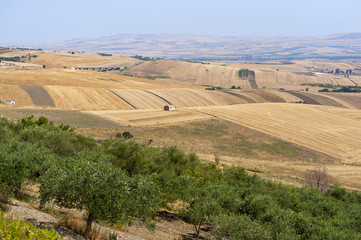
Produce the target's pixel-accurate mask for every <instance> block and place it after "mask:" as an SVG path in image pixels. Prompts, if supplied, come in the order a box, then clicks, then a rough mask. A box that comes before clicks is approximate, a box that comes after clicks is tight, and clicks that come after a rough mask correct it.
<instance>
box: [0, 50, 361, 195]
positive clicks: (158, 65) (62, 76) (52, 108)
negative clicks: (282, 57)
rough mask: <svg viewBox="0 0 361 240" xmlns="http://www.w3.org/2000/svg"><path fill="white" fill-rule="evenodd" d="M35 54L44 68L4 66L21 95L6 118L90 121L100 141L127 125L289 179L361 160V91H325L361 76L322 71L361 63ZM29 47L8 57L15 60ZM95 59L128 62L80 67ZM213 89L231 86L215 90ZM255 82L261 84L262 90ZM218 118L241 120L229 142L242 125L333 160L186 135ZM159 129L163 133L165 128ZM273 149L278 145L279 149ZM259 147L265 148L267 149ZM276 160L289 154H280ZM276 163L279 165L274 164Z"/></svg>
mask: <svg viewBox="0 0 361 240" xmlns="http://www.w3.org/2000/svg"><path fill="white" fill-rule="evenodd" d="M29 53H30V54H36V55H37V57H35V58H31V59H30V60H29V61H28V63H24V64H33V65H38V66H40V69H37V70H34V69H28V70H22V69H18V68H14V69H11V68H6V69H2V70H1V71H0V90H1V91H0V100H1V102H2V103H4V102H5V101H6V100H13V101H15V102H16V105H15V106H7V105H5V104H0V113H1V114H3V115H5V116H9V117H12V118H15V119H19V118H22V117H25V116H26V114H31V113H33V114H34V115H35V116H39V115H40V113H41V114H42V115H44V116H47V117H49V118H50V119H51V120H53V121H55V122H57V123H60V122H68V121H69V123H73V124H74V126H78V127H80V129H79V130H78V131H79V132H83V133H85V134H92V135H94V136H96V137H98V138H104V137H107V136H109V135H112V134H113V136H114V135H115V133H116V132H117V129H118V128H119V127H121V128H122V129H129V130H130V131H131V132H134V133H136V138H138V139H139V140H141V141H146V140H147V139H148V140H149V139H154V140H155V141H154V143H153V144H158V145H159V146H161V145H164V144H166V143H168V144H171V143H172V144H175V145H179V146H182V148H183V149H187V151H195V152H197V153H199V154H201V156H203V158H204V159H207V160H212V158H213V157H212V156H213V152H214V151H220V152H222V159H223V160H224V163H226V164H241V165H247V167H248V168H249V169H254V168H258V169H259V168H262V169H264V170H262V171H265V172H267V171H271V172H272V173H273V174H276V175H277V174H280V176H281V175H282V176H283V175H284V174H283V172H284V169H288V170H287V171H290V172H293V173H294V175H292V174H291V173H290V174H289V176H290V177H291V178H293V177H300V178H302V176H301V175H302V174H300V173H302V171H305V170H306V169H308V168H309V167H310V166H312V165H313V164H315V163H317V162H325V161H326V162H327V161H331V162H332V163H333V164H336V165H335V166H340V169H343V168H341V166H342V165H337V164H346V167H347V166H350V165H359V164H360V159H361V156H360V152H359V149H358V146H359V144H360V139H359V137H358V136H359V135H360V134H355V133H357V132H358V131H359V129H360V126H359V121H360V119H361V116H360V112H359V111H360V110H359V109H360V108H361V105H360V102H361V97H360V96H359V95H358V94H357V93H319V92H318V90H319V89H322V88H321V87H318V86H317V84H332V85H348V86H355V85H358V84H359V82H360V79H359V76H358V75H357V74H355V75H350V76H349V77H345V76H344V75H337V74H315V72H316V73H317V72H321V71H330V70H331V69H336V68H339V69H357V68H358V67H360V66H359V64H357V63H335V62H328V61H311V60H303V61H294V62H293V63H292V64H288V63H287V64H286V63H282V62H280V63H272V64H268V65H267V63H263V64H238V63H228V64H223V63H209V62H187V61H170V60H152V61H142V60H140V59H135V58H129V57H119V56H100V55H98V54H88V53H80V52H74V54H72V53H60V52H42V51H36V52H29ZM29 53H28V52H7V53H3V54H7V55H8V57H12V56H22V54H29ZM42 65H45V66H46V68H43V67H42ZM90 66H93V67H97V66H121V67H124V69H123V70H122V71H113V72H97V71H92V70H77V69H74V67H90ZM242 69H243V70H244V69H246V70H247V72H248V70H249V71H253V72H254V75H252V74H251V73H250V74H249V75H246V76H239V72H240V71H241V70H242ZM243 70H242V71H243ZM356 73H357V70H356ZM315 84H316V85H315ZM212 86H216V87H217V86H220V87H221V88H223V89H220V90H205V89H206V88H211V87H212ZM232 86H233V87H232ZM255 86H256V87H258V89H254V88H255ZM231 87H232V89H230V88H231ZM237 88H238V89H237ZM306 88H307V89H306ZM167 104H173V105H175V106H176V111H175V112H165V111H163V110H162V109H163V106H164V105H167ZM62 115H64V116H62ZM78 115H79V117H78V119H83V120H82V121H84V124H82V123H81V121H80V120H79V121H78V120H76V119H77V117H74V118H73V117H72V116H78ZM66 116H68V117H66ZM86 119H89V121H86ZM211 120H212V121H214V120H219V121H226V122H227V124H230V123H232V124H233V125H232V127H231V129H233V130H232V131H228V134H230V135H228V137H227V139H229V142H228V141H226V142H228V145H229V146H232V144H231V143H232V142H234V141H235V139H237V136H236V135H234V136H233V135H232V134H231V132H237V130H236V129H237V127H235V126H240V127H241V126H242V128H243V127H246V128H249V129H253V130H255V131H257V132H259V133H260V134H261V133H262V134H266V135H262V136H272V137H273V138H275V139H278V140H282V141H285V142H289V143H291V144H295V146H299V147H301V148H304V149H309V151H311V152H314V154H316V153H317V152H319V153H320V154H324V155H323V156H328V158H327V157H323V158H320V157H315V159H318V160H315V161H311V162H310V161H306V160H305V159H306V158H307V157H305V158H304V157H303V156H309V157H308V159H311V158H313V157H310V156H316V155H313V154H305V151H301V152H303V153H302V154H301V155H302V156H300V155H297V156H298V157H297V159H304V160H302V161H301V162H303V165H302V164H301V165H299V166H298V167H297V171H296V170H295V168H293V167H290V165H289V164H292V163H294V162H295V161H296V159H295V158H292V157H291V158H287V157H286V158H285V156H282V155H279V154H278V155H277V154H276V155H272V154H269V153H267V151H266V152H264V151H263V150H260V149H258V150H250V149H249V148H252V147H251V146H252V145H250V144H248V145H245V146H242V147H240V148H239V147H236V148H235V149H233V150H232V148H230V147H227V146H225V145H224V144H214V143H211V142H204V140H201V139H208V138H209V139H213V141H216V139H214V138H211V137H210V136H211V135H212V134H213V133H212V132H208V136H205V135H202V134H201V135H192V134H190V135H189V134H188V135H187V134H186V133H185V132H186V130H185V129H187V127H186V126H188V125H189V124H193V123H196V124H198V123H199V124H200V129H201V128H202V126H203V125H205V126H206V125H207V121H211ZM106 126H108V127H109V128H107V127H106ZM177 126H183V127H182V128H184V131H185V132H184V131H183V130H179V131H171V132H172V137H171V138H166V137H165V136H162V134H160V132H162V131H163V130H162V129H172V128H174V129H177V128H178V127H177ZM182 128H181V129H182ZM147 129H153V130H151V134H154V136H153V137H152V136H151V135H149V134H148V135H147V134H146V132H147ZM157 129H159V134H156V133H157V132H158V130H157ZM143 131H144V132H143ZM164 131H166V132H167V131H168V130H164ZM194 131H196V130H194ZM206 132H207V131H206ZM239 134H241V135H242V133H239ZM242 136H243V135H242ZM246 136H247V135H245V137H246ZM183 138H187V139H188V138H190V139H193V140H194V141H200V142H199V146H201V145H202V146H208V147H199V148H189V147H188V146H187V144H186V142H184V140H182V139H183ZM262 138H263V137H261V138H257V137H255V138H254V139H255V140H254V141H255V142H257V141H260V142H259V144H261V143H262V141H261V140H260V139H262ZM177 139H178V140H177ZM257 139H258V140H257ZM278 140H277V141H278ZM270 141H271V142H272V141H276V140H270ZM236 142H237V141H236ZM192 146H193V145H192ZM272 146H273V147H271V148H277V147H279V146H277V145H272ZM281 146H285V145H281ZM281 148H282V147H281ZM237 149H238V150H237ZM239 149H242V150H241V151H239ZM258 151H261V152H262V151H263V152H262V154H260V153H259V152H258ZM276 158H278V159H284V160H283V161H277V159H276ZM245 159H248V160H245ZM255 159H261V161H266V159H268V160H270V161H272V162H273V163H272V164H273V165H272V164H266V163H264V164H263V165H262V166H259V164H258V163H257V161H255ZM320 159H323V160H320ZM327 159H331V160H327ZM281 162H283V163H282V164H281ZM296 162H297V161H296ZM310 164H311V165H310ZM251 165H253V167H252V166H251ZM275 165H277V166H278V168H277V167H272V166H275ZM346 167H345V169H346ZM267 169H268V170H267ZM290 169H291V170H290ZM292 169H293V170H294V171H293V170H292ZM333 169H337V167H334V168H333ZM342 172H343V171H342V170H340V172H338V171H337V170H334V173H337V174H338V175H342ZM268 175H269V174H268ZM292 176H293V177H292ZM344 177H345V178H347V176H344ZM357 177H358V176H357V175H355V176H352V177H351V176H350V179H349V181H347V180H345V179H344V178H343V179H342V180H340V181H342V182H343V183H345V184H346V185H347V186H349V187H355V188H358V187H359V186H358V185H357V184H354V183H351V182H352V181H353V180H351V178H352V179H354V178H357ZM290 181H291V182H292V181H293V180H290ZM350 181H351V182H350Z"/></svg>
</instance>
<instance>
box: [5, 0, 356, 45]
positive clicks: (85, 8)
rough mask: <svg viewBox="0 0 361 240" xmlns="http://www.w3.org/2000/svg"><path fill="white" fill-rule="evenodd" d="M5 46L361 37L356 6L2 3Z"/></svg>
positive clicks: (228, 0)
mask: <svg viewBox="0 0 361 240" xmlns="http://www.w3.org/2000/svg"><path fill="white" fill-rule="evenodd" d="M1 5H2V8H3V9H5V11H3V12H2V21H3V24H2V27H1V34H0V44H13V45H17V44H19V45H20V44H23V45H24V44H29V45H30V44H46V43H55V42H62V41H66V40H70V39H77V38H97V37H104V36H113V35H119V34H186V35H212V36H264V37H267V36H326V35H332V34H336V33H352V32H361V27H360V25H359V24H358V23H359V22H361V15H360V14H359V13H358V10H359V9H361V2H359V1H356V0H344V1H335V0H333V1H332V0H331V1H330V0H328V1H326V0H318V1H314V0H313V1H311V0H304V1H300V2H294V1H286V0H275V1H266V0H256V1H252V2H250V1H236V0H225V1H222V2H219V1H215V0H208V1H205V0H198V1H190V0H183V1H179V0H177V1H164V0H154V1H146V0H137V1H127V2H126V1H116V0H103V1H95V0H88V1H86V0H78V1H76V2H72V1H69V0H64V1H61V2H49V1H45V0H33V1H26V0H14V1H3V2H2V3H1Z"/></svg>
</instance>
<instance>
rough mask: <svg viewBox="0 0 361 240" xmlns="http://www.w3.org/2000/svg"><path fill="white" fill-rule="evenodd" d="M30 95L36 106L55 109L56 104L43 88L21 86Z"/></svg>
mask: <svg viewBox="0 0 361 240" xmlns="http://www.w3.org/2000/svg"><path fill="white" fill-rule="evenodd" d="M20 87H21V88H22V89H23V90H24V91H26V92H27V93H28V95H29V96H30V98H31V101H32V102H33V104H34V105H37V106H44V107H55V103H54V101H53V99H52V98H51V96H50V95H49V93H48V92H47V91H46V90H45V89H44V88H43V87H42V86H20Z"/></svg>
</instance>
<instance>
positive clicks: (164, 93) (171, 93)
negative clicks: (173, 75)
mask: <svg viewBox="0 0 361 240" xmlns="http://www.w3.org/2000/svg"><path fill="white" fill-rule="evenodd" d="M149 91H150V92H152V93H154V94H156V95H158V96H160V97H162V98H164V99H166V100H167V101H168V102H171V103H172V104H173V105H175V106H176V107H200V106H213V105H229V104H236V103H247V102H246V101H244V100H242V99H240V98H238V97H236V96H233V95H230V94H226V93H224V92H221V91H207V90H194V89H185V88H178V89H175V88H171V89H157V90H149Z"/></svg>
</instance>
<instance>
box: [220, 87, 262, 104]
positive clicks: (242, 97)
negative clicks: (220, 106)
mask: <svg viewBox="0 0 361 240" xmlns="http://www.w3.org/2000/svg"><path fill="white" fill-rule="evenodd" d="M223 92H225V93H227V94H230V95H232V96H235V97H238V98H240V99H242V100H244V101H246V102H247V103H256V101H254V100H253V99H251V98H249V97H246V96H244V95H242V94H240V92H239V91H228V90H223Z"/></svg>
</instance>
